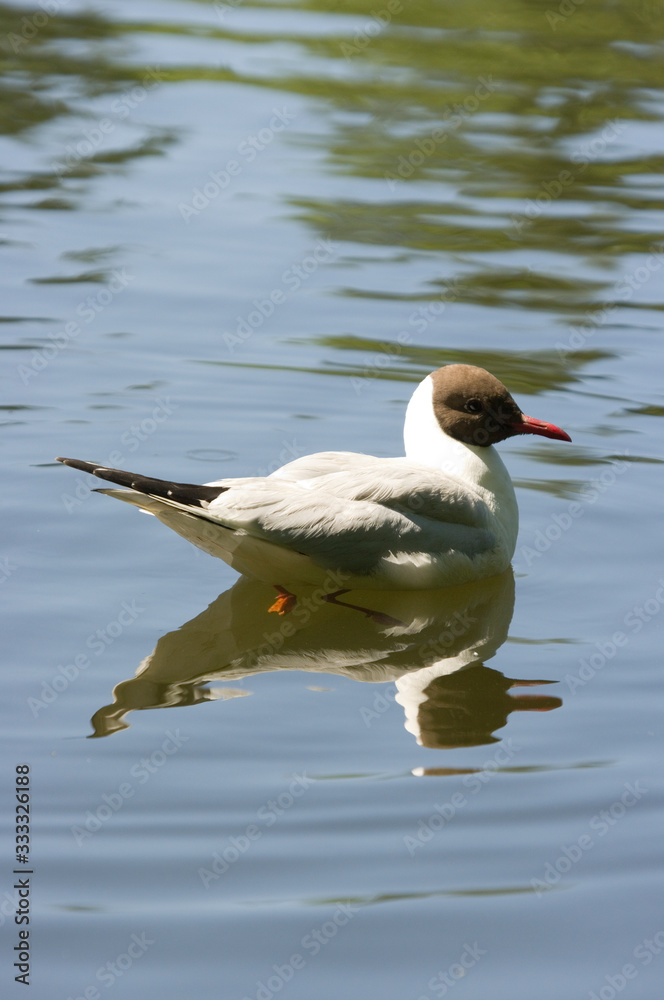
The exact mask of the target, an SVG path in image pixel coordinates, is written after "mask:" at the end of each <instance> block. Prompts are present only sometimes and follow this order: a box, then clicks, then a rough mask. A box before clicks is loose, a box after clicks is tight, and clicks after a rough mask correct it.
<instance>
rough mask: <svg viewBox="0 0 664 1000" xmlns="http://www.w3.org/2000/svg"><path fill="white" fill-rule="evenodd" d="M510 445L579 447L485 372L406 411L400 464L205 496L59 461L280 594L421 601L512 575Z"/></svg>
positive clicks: (311, 467)
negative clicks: (297, 591)
mask: <svg viewBox="0 0 664 1000" xmlns="http://www.w3.org/2000/svg"><path fill="white" fill-rule="evenodd" d="M515 434H540V435H542V436H543V437H550V438H558V439H559V440H561V441H570V440H571V438H570V437H569V435H568V434H566V433H565V431H563V430H561V429H560V428H559V427H556V426H555V425H553V424H547V423H544V422H543V421H541V420H535V419H533V418H532V417H527V416H525V415H524V414H523V413H522V412H521V410H520V408H519V407H518V406H517V404H516V403H515V402H514V400H513V399H512V397H511V395H510V394H509V392H508V391H507V389H506V388H505V386H504V385H503V384H502V382H499V381H498V379H497V378H495V377H494V376H493V375H491V374H490V373H489V372H487V371H485V370H484V369H483V368H476V367H474V366H472V365H447V366H446V367H444V368H439V369H437V371H435V372H432V373H431V374H430V375H427V377H426V378H425V379H424V381H423V382H421V383H420V384H419V385H418V387H417V389H416V390H415V392H414V393H413V396H412V398H411V400H410V403H409V404H408V409H407V412H406V421H405V427H404V440H405V445H406V457H405V458H375V457H373V456H371V455H360V454H355V453H353V452H334V451H333V452H320V453H318V454H315V455H309V456H307V457H306V458H298V459H296V460H295V461H294V462H289V463H288V464H287V465H284V466H283V467H282V468H281V469H278V470H277V471H276V472H273V473H272V475H270V476H267V477H260V478H251V479H221V480H219V481H217V482H214V483H206V484H205V485H202V486H197V485H192V484H189V483H175V482H169V481H168V480H161V479H151V478H149V477H146V476H141V475H136V474H134V473H132V472H122V471H120V470H118V469H107V468H104V467H103V466H99V465H97V464H95V463H94V462H82V461H79V460H78V459H72V458H59V459H58V461H59V462H64V463H65V465H70V466H73V468H75V469H81V470H83V471H84V472H90V473H92V474H93V475H95V476H98V477H99V478H100V479H106V480H109V481H110V482H112V483H116V484H118V485H119V486H123V487H128V489H123V490H115V489H104V490H100V491H99V492H101V493H108V494H109V495H110V496H114V497H117V498H118V499H119V500H124V501H126V502H127V503H131V504H134V505H135V506H136V507H140V508H141V509H142V510H144V511H146V512H147V513H149V514H154V515H155V517H157V518H159V520H160V521H163V523H164V524H166V525H168V527H170V528H173V530H174V531H177V532H178V534H180V535H182V536H183V537H184V538H187V539H188V540H189V541H191V542H193V543H194V545H197V546H198V547H199V548H201V549H203V550H204V551H205V552H208V553H210V555H213V556H218V557H219V558H221V559H223V560H224V561H225V562H227V563H229V564H230V565H231V566H232V567H233V568H234V569H236V570H238V571H239V572H240V573H243V574H246V575H248V576H251V577H255V578H257V579H259V580H264V581H266V582H267V583H271V584H273V585H275V586H277V589H282V588H283V587H284V586H285V585H289V584H291V583H293V582H298V581H300V582H303V583H307V584H313V585H315V586H322V587H323V589H324V590H326V591H328V592H334V593H335V594H338V593H340V592H342V591H343V590H351V589H366V588H369V589H381V590H385V589H387V590H413V589H414V590H420V589H427V588H436V587H446V586H450V585H453V584H460V583H466V582H468V581H471V580H477V579H481V578H483V577H488V576H493V575H494V574H496V573H500V572H502V571H503V570H505V569H506V568H507V567H508V566H509V564H510V560H511V558H512V555H513V554H514V549H515V546H516V538H517V531H518V510H517V504H516V497H515V495H514V487H513V486H512V481H511V479H510V477H509V474H508V472H507V469H506V468H505V466H504V465H503V462H502V460H501V458H500V456H499V455H498V453H497V452H496V450H495V449H494V447H493V445H495V444H498V442H500V441H504V440H505V439H506V438H509V437H512V436H513V435H515ZM283 594H284V600H286V597H287V595H288V591H286V590H283ZM286 609H287V608H282V607H280V606H278V605H277V607H275V610H279V611H283V610H286Z"/></svg>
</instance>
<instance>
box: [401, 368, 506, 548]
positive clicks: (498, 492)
mask: <svg viewBox="0 0 664 1000" xmlns="http://www.w3.org/2000/svg"><path fill="white" fill-rule="evenodd" d="M403 436H404V444H405V447H406V457H407V458H408V459H410V461H412V462H420V463H421V464H422V465H430V466H433V467H434V468H435V469H439V470H440V471H441V472H445V473H447V475H450V476H454V477H455V478H457V479H460V480H461V481H462V482H463V483H464V484H465V485H467V486H471V487H473V488H474V489H476V490H479V491H481V492H483V493H485V500H486V502H487V504H488V506H489V507H490V508H491V509H492V511H493V512H494V514H495V515H496V517H497V519H498V521H499V522H500V524H501V527H503V529H504V531H505V541H506V543H507V544H508V545H509V546H510V547H511V548H512V551H514V546H515V545H516V534H517V530H518V510H517V505H516V497H515V495H514V487H513V486H512V480H511V479H510V476H509V473H508V471H507V469H506V468H505V466H504V465H503V461H502V459H501V457H500V455H499V454H498V452H497V451H496V449H495V448H494V447H493V446H492V445H488V446H487V447H484V448H480V447H478V446H477V445H472V444H464V443H463V442H462V441H456V440H455V439H454V438H451V437H450V436H449V435H448V434H446V433H445V432H444V431H443V429H442V428H441V426H440V424H439V423H438V421H437V420H436V415H435V413H434V409H433V379H432V378H431V376H430V375H427V377H426V378H425V379H424V381H423V382H420V384H419V385H418V387H417V389H416V390H415V392H414V393H413V395H412V397H411V400H410V403H409V404H408V409H407V410H406V421H405V424H404V434H403Z"/></svg>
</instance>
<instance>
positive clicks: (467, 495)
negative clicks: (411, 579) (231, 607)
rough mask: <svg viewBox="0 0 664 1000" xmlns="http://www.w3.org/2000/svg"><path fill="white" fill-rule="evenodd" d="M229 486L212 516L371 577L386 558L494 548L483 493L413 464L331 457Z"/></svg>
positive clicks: (208, 513)
mask: <svg viewBox="0 0 664 1000" xmlns="http://www.w3.org/2000/svg"><path fill="white" fill-rule="evenodd" d="M332 469H335V470H336V471H325V470H332ZM223 485H224V486H225V487H227V489H226V491H225V492H224V493H222V494H221V495H220V496H219V497H218V498H217V499H216V500H213V501H211V502H210V503H209V505H207V510H206V516H207V517H208V518H210V519H211V520H217V521H219V522H220V523H222V524H225V525H227V526H229V527H233V528H236V529H237V528H239V529H243V530H245V531H246V532H247V533H248V534H250V535H254V536H256V537H259V538H263V539H265V540H266V541H270V542H273V543H275V544H277V545H283V546H286V547H287V548H289V549H294V550H295V551H296V552H300V553H302V554H303V555H307V556H310V557H311V558H312V559H314V560H315V561H316V562H317V563H319V564H320V565H321V566H325V567H330V568H332V567H337V568H339V569H343V570H346V571H347V572H349V573H359V574H366V573H370V572H371V571H372V569H373V568H374V567H375V566H376V564H377V563H378V562H379V561H380V560H381V559H383V558H385V557H386V556H388V555H398V554H400V553H404V554H415V553H419V552H424V553H432V554H436V555H439V554H443V553H445V552H449V551H451V550H457V551H459V552H462V553H463V554H464V555H466V556H468V557H470V558H473V557H474V556H477V555H478V554H480V553H481V552H485V551H487V550H489V549H491V548H492V547H493V546H494V545H495V537H494V535H493V532H492V531H491V530H490V527H489V512H488V510H487V507H486V504H485V503H484V501H483V499H482V498H481V497H480V496H479V495H477V494H473V493H472V492H469V490H468V489H467V487H463V486H461V484H460V483H459V482H458V481H457V480H455V479H454V478H453V477H451V476H447V475H445V474H444V473H441V472H438V471H436V470H435V469H431V468H429V467H428V466H423V465H418V464H416V463H413V462H408V461H407V460H406V459H398V458H396V459H378V458H374V457H373V456H366V455H355V454H349V453H343V452H324V453H321V454H319V455H312V456H308V457H307V458H306V459H298V460H297V461H296V462H292V463H290V464H289V465H287V466H285V467H284V469H283V470H281V469H280V470H279V471H278V472H277V473H274V474H273V475H272V476H269V477H267V478H265V479H253V480H224V481H223Z"/></svg>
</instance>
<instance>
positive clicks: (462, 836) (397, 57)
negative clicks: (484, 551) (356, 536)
mask: <svg viewBox="0 0 664 1000" xmlns="http://www.w3.org/2000/svg"><path fill="white" fill-rule="evenodd" d="M56 6H57V11H55V13H53V12H52V11H51V10H50V8H53V9H55V8H56ZM569 6H570V9H572V6H573V5H569ZM46 7H47V11H46V12H45V11H44V10H43V9H42V8H34V7H32V6H30V5H29V4H12V5H8V4H2V5H0V39H1V45H2V59H3V63H4V75H3V78H2V83H1V84H0V87H1V92H0V111H1V114H0V122H1V128H2V135H1V138H0V152H1V153H2V163H3V171H2V177H1V179H0V185H1V186H0V213H1V218H0V245H1V250H2V260H3V265H4V266H3V268H2V270H1V271H0V284H1V288H2V309H1V312H2V327H1V331H2V347H3V360H4V367H3V430H4V449H3V464H4V469H5V513H4V522H3V523H4V542H3V547H2V550H1V552H0V557H1V562H0V579H2V581H3V588H2V589H3V596H4V598H5V607H6V610H7V614H6V617H5V632H4V634H5V643H4V646H5V657H4V667H3V670H4V684H5V697H4V698H3V703H2V704H3V707H2V721H3V725H2V734H3V743H4V748H3V753H2V761H3V764H2V774H3V779H2V787H3V801H5V802H10V808H9V809H7V810H5V811H4V820H3V833H2V849H3V852H4V858H5V861H4V869H3V876H2V878H3V894H4V895H3V906H2V907H1V908H0V912H1V914H2V917H0V919H2V920H3V944H2V949H3V955H4V958H5V960H6V959H7V958H8V957H9V956H10V955H12V948H13V946H14V944H15V943H16V937H15V935H16V932H17V930H18V928H17V926H16V925H15V924H14V923H13V913H14V909H15V905H16V901H15V896H14V895H13V894H14V893H15V890H14V889H12V885H13V879H14V876H13V874H12V868H13V866H14V864H15V860H14V854H13V844H14V830H13V824H14V817H13V801H14V800H13V788H14V777H15V767H16V766H17V765H23V764H24V763H27V764H29V766H30V768H31V781H32V785H31V794H32V808H33V814H32V817H31V818H32V836H33V844H32V854H31V861H32V862H33V868H34V875H33V876H32V897H31V901H32V913H31V919H32V923H31V925H30V927H31V938H30V941H31V946H32V949H33V959H32V969H31V979H32V984H31V996H32V997H34V998H38V1000H42V998H44V1000H53V998H58V997H61V998H62V1000H66V998H67V997H70V996H71V997H80V996H86V995H87V996H95V992H94V991H95V990H96V991H98V995H100V996H105V995H106V991H107V990H110V989H111V988H112V989H113V996H117V997H123V998H127V1000H134V998H143V997H145V996H159V997H162V998H164V1000H185V998H187V997H191V998H194V997H196V998H197V1000H199V998H202V1000H233V998H237V1000H241V998H247V997H249V998H255V1000H266V998H267V1000H272V997H273V996H277V995H278V996H280V997H281V996H283V997H287V998H289V1000H298V998H301V1000H309V998H311V997H316V998H317V1000H337V998H338V997H340V996H346V997H351V998H353V1000H355V998H357V1000H360V998H364V997H366V996H367V995H371V996H376V997H384V998H386V1000H397V998H398V1000H410V998H412V1000H423V998H425V997H426V998H428V1000H433V998H435V997H440V996H445V995H447V994H448V993H449V994H451V995H453V996H455V997H459V998H464V997H465V998H467V1000H476V998H477V1000H479V998H483V997H486V996H487V995H494V996H498V997H503V996H509V997H511V998H513V1000H521V998H523V1000H531V998H532V997H533V996H538V997H540V998H542V1000H559V998H560V997H563V996H564V997H570V998H571V997H579V998H584V997H589V996H597V995H599V996H601V997H602V998H605V997H609V996H614V995H617V993H622V992H624V995H625V996H629V997H630V998H632V1000H636V998H638V1000H652V997H653V996H655V995H657V992H656V984H657V983H658V982H659V981H661V974H662V968H661V952H662V949H663V948H664V922H663V917H662V909H661V890H660V886H659V884H658V883H659V880H660V875H659V872H660V870H661V865H660V864H658V862H659V861H660V855H661V848H660V841H661V809H660V805H659V802H660V799H659V788H660V786H661V779H660V775H659V770H658V769H656V766H655V760H656V757H655V754H656V750H655V743H656V740H657V738H658V736H659V734H660V732H661V722H660V719H661V714H662V713H661V693H660V685H659V683H658V676H657V674H658V670H659V663H660V659H661V656H660V646H661V639H660V635H661V615H660V612H661V608H662V604H663V602H664V584H663V582H662V577H663V571H662V565H661V559H660V558H659V546H658V542H659V538H660V532H659V526H660V521H661V518H660V516H659V509H660V504H661V485H660V484H661V476H660V466H661V461H662V449H661V433H658V425H657V419H661V417H662V414H663V413H664V408H663V407H664V403H663V401H662V391H661V381H662V380H661V364H660V363H659V362H660V358H661V350H660V347H659V342H658V340H657V337H659V336H661V331H660V328H661V313H662V308H663V302H664V299H663V296H662V273H663V268H662V263H663V261H664V249H663V247H664V235H663V230H664V213H663V211H662V210H663V208H664V201H663V196H662V184H661V175H662V169H663V167H664V144H663V142H662V134H663V133H662V118H663V113H664V100H663V94H662V72H661V66H662V62H661V60H662V43H661V24H662V19H661V8H660V7H659V5H658V4H656V3H648V2H643V3H637V4H632V3H627V2H618V3H614V4H612V5H606V4H604V3H600V2H599V0H586V2H585V3H584V4H583V5H579V6H577V7H576V8H574V9H573V10H572V12H571V13H569V14H563V13H561V8H562V7H565V10H566V9H567V7H566V6H565V5H560V7H557V6H555V5H554V4H550V3H549V2H548V0H547V2H546V3H545V2H534V0H532V2H516V0H515V2H511V3H506V4H501V5H500V6H499V7H496V5H495V4H489V3H487V2H483V0H477V2H474V3H470V4H463V5H459V4H453V3H444V2H437V3H419V2H418V3H408V4H406V3H397V2H393V0H391V2H390V4H389V5H387V4H385V5H378V6H376V5H372V4H370V3H365V2H362V0H346V2H344V3H337V4H334V5H329V4H322V3H318V2H309V3H306V2H293V3H290V4H289V3H284V2H275V3H252V2H249V0H245V2H243V3H235V2H229V3H202V2H200V3H199V2H184V0H180V2H165V0H164V2H160V3H157V2H150V0H140V2H135V3H131V4H130V3H126V2H119V3H115V4H113V5H105V6H101V5H95V6H92V5H85V4H78V3H76V2H74V0H71V2H70V3H67V4H61V5H55V4H51V5H48V4H47V5H46ZM450 361H456V362H459V361H461V362H465V363H471V364H479V365H482V366H484V367H486V368H488V369H489V370H491V371H492V372H494V373H495V374H496V375H497V376H498V377H499V378H501V379H503V380H504V381H505V382H506V384H507V385H508V387H509V388H510V389H511V390H512V391H513V392H514V394H515V396H516V398H517V399H518V401H519V402H520V403H521V405H522V406H523V408H524V410H525V411H526V412H527V413H532V414H533V415H534V416H537V417H540V418H542V419H546V420H550V421H552V422H555V423H556V424H559V425H561V426H563V427H564V428H565V429H566V430H567V431H568V432H569V433H570V434H571V436H572V438H573V444H571V445H569V444H565V443H563V442H554V441H544V440H539V439H532V440H529V439H521V440H519V439H516V440H514V441H510V442H506V443H505V444H504V445H502V446H501V452H502V454H503V457H504V458H505V461H506V463H507V465H508V466H509V469H510V471H511V474H512V476H513V478H514V480H515V483H516V485H517V494H518V500H519V507H520V512H521V530H520V536H519V543H518V546H517V551H516V554H515V558H514V572H513V573H512V572H509V573H507V574H505V575H504V576H502V577H499V578H496V579H495V580H492V581H485V582H484V583H483V584H481V585H479V586H476V587H467V588H454V589H451V590H450V591H449V592H446V593H444V594H438V595H435V594H434V595H432V594H420V595H413V594H411V595H381V598H380V601H379V602H378V603H377V604H376V605H375V606H374V609H375V610H377V611H379V612H380V613H381V614H383V615H385V616H388V617H386V618H385V619H383V620H381V619H380V618H378V619H375V618H367V617H365V616H363V615H361V614H359V613H357V612H349V611H348V610H347V609H346V610H344V609H341V608H330V607H328V606H327V605H325V606H323V605H322V604H321V602H320V600H319V599H317V597H316V595H315V594H314V595H309V600H310V601H311V604H310V606H309V607H310V611H311V615H310V617H309V618H308V619H307V618H306V616H305V615H301V616H300V617H299V618H298V619H293V620H292V621H293V622H294V624H293V629H292V633H291V634H287V631H288V632H291V630H290V629H289V630H286V631H284V629H283V625H282V623H281V622H279V621H278V622H277V623H276V624H274V621H273V618H274V617H275V616H268V615H267V612H266V607H267V606H268V603H267V602H268V600H271V597H272V596H273V595H271V594H270V592H269V588H265V587H263V586H262V585H258V584H252V583H250V582H248V581H239V582H238V581H237V577H236V575H235V574H234V573H233V571H232V570H230V569H229V568H228V567H226V566H225V565H224V564H223V563H221V562H219V561H218V560H213V559H211V558H209V557H207V556H205V555H203V554H202V553H200V552H198V551H197V550H195V549H194V548H193V547H191V546H189V545H187V543H186V542H184V541H183V540H182V539H180V538H178V537H177V536H176V535H174V534H172V533H169V532H168V531H167V530H166V529H165V528H164V527H163V526H162V525H160V524H158V523H157V522H154V523H153V522H152V521H151V520H150V519H149V518H145V517H142V516H139V515H138V513H137V512H135V511H133V510H130V509H128V508H125V507H124V506H122V505H120V504H117V503H115V502H113V501H111V500H110V499H107V498H105V497H100V496H98V495H96V494H93V493H90V487H94V486H95V485H96V483H95V482H94V481H92V480H91V479H90V477H86V476H84V475H83V474H78V473H74V472H72V470H69V469H65V468H63V467H61V466H58V465H56V464H55V463H54V461H53V458H54V456H55V455H59V454H69V455H72V456H75V457H81V458H89V459H94V460H96V461H100V462H105V463H108V464H114V465H118V466H120V467H123V468H127V469H131V470H136V471H139V472H143V473H146V474H152V475H156V476H159V477H162V478H164V477H172V478H174V479H179V480H181V481H185V482H197V481H200V482H203V481H208V480H211V479H214V478H218V477H220V476H223V475H228V476H231V475H261V474H265V473H267V472H268V471H271V470H273V469H274V468H276V467H278V466H279V465H280V464H283V463H284V462H286V461H289V460H291V459H292V458H295V457H297V456H299V455H303V454H307V453H309V452H311V451H316V450H325V449H342V450H343V449H350V450H362V451H366V452H368V453H371V454H376V455H394V454H399V453H400V451H401V447H402V445H401V427H402V420H403V413H404V409H405V405H406V403H407V400H408V398H409V396H410V393H411V391H412V389H413V387H414V385H415V384H416V383H417V381H418V380H419V379H421V378H422V377H423V376H424V375H425V374H426V373H427V372H428V371H430V370H431V369H432V368H435V367H437V366H439V365H441V364H444V363H447V362H450ZM361 598H362V599H366V595H361ZM357 600H359V603H362V600H360V598H357ZM365 603H366V600H365ZM427 671H428V673H427ZM89 737H92V738H89ZM19 867H20V866H19ZM658 935H659V936H658ZM648 942H652V944H649V943H648ZM13 960H14V959H13V957H12V959H11V961H7V962H6V967H7V968H9V967H10V966H11V965H12V963H13ZM627 967H628V968H627ZM4 975H5V979H6V980H7V985H6V986H4V993H3V995H12V996H13V995H14V993H15V994H16V995H17V996H18V995H21V993H20V991H21V989H22V986H21V984H16V983H14V981H13V974H11V973H5V974H4ZM621 977H622V978H621ZM86 990H87V991H88V992H87V994H86ZM611 991H614V992H611Z"/></svg>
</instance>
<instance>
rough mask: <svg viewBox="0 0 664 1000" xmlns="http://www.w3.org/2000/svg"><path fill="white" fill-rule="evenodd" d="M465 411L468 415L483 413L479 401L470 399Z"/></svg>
mask: <svg viewBox="0 0 664 1000" xmlns="http://www.w3.org/2000/svg"><path fill="white" fill-rule="evenodd" d="M464 409H465V411H466V413H481V412H482V404H481V403H480V401H479V399H469V400H468V402H467V403H466V405H465V406H464Z"/></svg>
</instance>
